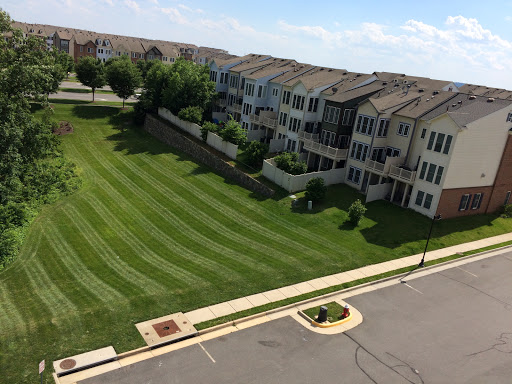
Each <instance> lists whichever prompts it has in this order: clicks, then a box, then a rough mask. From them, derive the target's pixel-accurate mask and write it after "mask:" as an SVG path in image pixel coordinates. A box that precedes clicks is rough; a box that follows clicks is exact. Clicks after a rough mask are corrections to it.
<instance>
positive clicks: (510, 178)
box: [487, 128, 512, 213]
mask: <svg viewBox="0 0 512 384" xmlns="http://www.w3.org/2000/svg"><path fill="white" fill-rule="evenodd" d="M511 129H512V128H511ZM508 191H512V131H509V135H508V138H507V144H506V145H505V150H504V151H503V155H502V157H501V162H500V166H499V168H498V173H497V174H496V180H495V181H494V185H493V192H492V196H491V199H490V202H489V206H488V208H487V212H488V213H491V212H496V211H497V210H499V209H500V208H501V207H502V206H503V204H504V203H505V197H506V195H507V192H508ZM509 204H512V199H511V201H509Z"/></svg>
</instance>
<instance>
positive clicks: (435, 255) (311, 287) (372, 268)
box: [185, 233, 512, 324]
mask: <svg viewBox="0 0 512 384" xmlns="http://www.w3.org/2000/svg"><path fill="white" fill-rule="evenodd" d="M506 241H512V233H506V234H504V235H499V236H494V237H489V238H486V239H482V240H477V241H472V242H470V243H464V244H459V245H454V246H452V247H447V248H441V249H438V250H435V251H431V252H427V254H426V256H425V261H426V262H427V261H432V260H437V259H441V258H443V257H447V256H451V255H455V254H457V253H464V252H468V251H473V250H475V249H480V248H484V247H488V246H491V245H496V244H500V243H504V242H506ZM422 256H423V254H422V253H419V254H417V255H412V256H407V257H403V258H401V259H396V260H390V261H386V262H384V263H379V264H372V265H368V266H366V267H362V268H358V269H354V270H352V271H346V272H341V273H337V274H334V275H329V276H325V277H319V278H317V279H313V280H309V281H304V282H302V283H298V284H293V285H289V286H287V287H282V288H278V289H274V290H271V291H267V292H263V293H257V294H255V295H251V296H245V297H241V298H239V299H235V300H231V301H227V302H224V303H219V304H215V305H211V306H209V307H205V308H200V309H196V310H194V311H190V312H186V313H185V316H186V317H187V318H188V319H189V320H190V321H191V322H192V324H199V323H202V322H203V321H208V320H213V319H216V318H218V317H222V316H226V315H230V314H232V313H235V312H240V311H244V310H246V309H250V308H254V307H258V306H260V305H264V304H268V303H272V302H276V301H280V300H284V299H287V298H290V297H295V296H299V295H301V294H304V293H309V292H313V291H316V290H319V289H324V288H328V287H332V286H335V285H340V284H343V283H348V282H350V281H354V280H359V279H362V278H365V277H370V276H375V275H380V274H381V273H385V272H390V271H394V270H397V269H401V268H405V267H410V266H414V265H418V263H419V262H420V260H421V257H422Z"/></svg>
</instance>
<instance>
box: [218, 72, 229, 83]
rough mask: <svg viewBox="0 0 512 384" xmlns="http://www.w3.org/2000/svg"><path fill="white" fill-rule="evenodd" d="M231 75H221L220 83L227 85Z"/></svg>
mask: <svg viewBox="0 0 512 384" xmlns="http://www.w3.org/2000/svg"><path fill="white" fill-rule="evenodd" d="M228 77H229V73H221V74H220V83H221V84H227V83H228Z"/></svg>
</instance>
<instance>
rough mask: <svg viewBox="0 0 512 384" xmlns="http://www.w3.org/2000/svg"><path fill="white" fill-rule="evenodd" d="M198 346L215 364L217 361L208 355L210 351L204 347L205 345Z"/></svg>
mask: <svg viewBox="0 0 512 384" xmlns="http://www.w3.org/2000/svg"><path fill="white" fill-rule="evenodd" d="M198 344H199V346H200V347H201V349H202V350H203V351H204V353H206V355H207V356H208V357H209V358H210V360H211V361H212V362H214V363H215V359H214V358H213V357H212V355H210V354H209V353H208V351H207V350H206V349H205V348H204V347H203V345H202V344H201V343H198Z"/></svg>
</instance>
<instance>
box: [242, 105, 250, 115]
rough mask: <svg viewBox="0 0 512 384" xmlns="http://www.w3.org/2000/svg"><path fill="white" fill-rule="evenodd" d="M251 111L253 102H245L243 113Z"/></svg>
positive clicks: (246, 113)
mask: <svg viewBox="0 0 512 384" xmlns="http://www.w3.org/2000/svg"><path fill="white" fill-rule="evenodd" d="M251 112H252V104H249V103H244V105H243V107H242V114H244V115H248V114H249V113H251Z"/></svg>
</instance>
